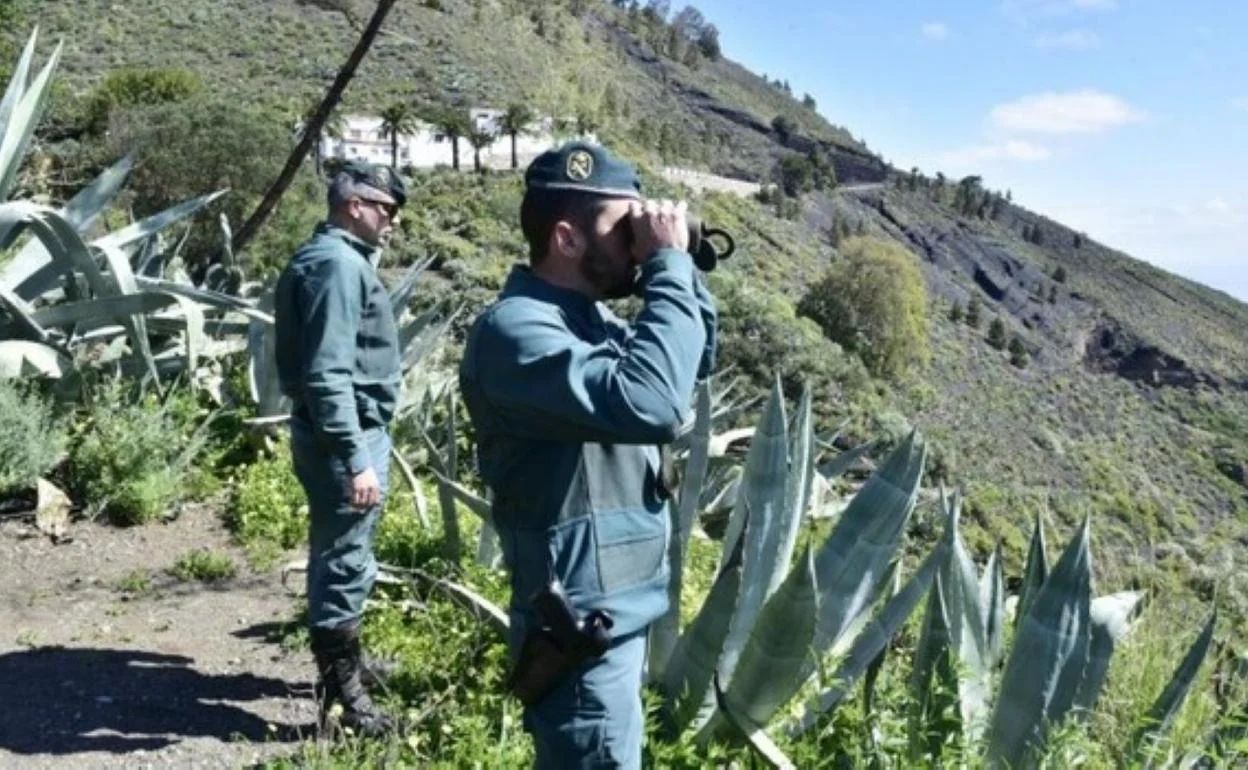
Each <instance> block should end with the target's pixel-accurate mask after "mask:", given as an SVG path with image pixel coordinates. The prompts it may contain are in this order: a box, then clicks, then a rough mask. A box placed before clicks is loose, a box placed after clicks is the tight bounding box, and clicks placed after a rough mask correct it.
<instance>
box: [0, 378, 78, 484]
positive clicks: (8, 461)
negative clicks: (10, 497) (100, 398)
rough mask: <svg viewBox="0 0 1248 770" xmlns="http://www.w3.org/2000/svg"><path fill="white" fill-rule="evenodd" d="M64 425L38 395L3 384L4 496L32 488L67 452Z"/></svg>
mask: <svg viewBox="0 0 1248 770" xmlns="http://www.w3.org/2000/svg"><path fill="white" fill-rule="evenodd" d="M65 440H66V431H65V426H64V424H63V423H62V422H61V421H60V420H58V419H56V417H55V416H54V415H53V411H52V406H51V404H49V403H48V402H47V401H46V400H44V399H43V398H42V397H40V396H39V395H38V394H37V393H36V392H34V391H32V390H28V389H25V388H22V387H21V386H20V385H18V384H17V383H16V382H14V381H12V380H0V496H3V495H5V494H8V493H11V492H16V491H18V490H21V489H25V488H28V487H32V486H34V484H35V480H36V479H38V478H39V477H40V476H43V475H44V474H46V473H47V472H48V471H50V470H52V468H53V466H55V465H56V464H57V462H59V461H60V458H61V455H62V454H63V453H64V451H65Z"/></svg>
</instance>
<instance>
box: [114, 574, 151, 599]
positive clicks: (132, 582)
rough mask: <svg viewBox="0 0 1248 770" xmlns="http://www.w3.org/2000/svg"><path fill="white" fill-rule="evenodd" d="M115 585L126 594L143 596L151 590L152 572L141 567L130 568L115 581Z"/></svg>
mask: <svg viewBox="0 0 1248 770" xmlns="http://www.w3.org/2000/svg"><path fill="white" fill-rule="evenodd" d="M115 587H116V589H117V590H118V591H120V592H122V593H123V594H126V595H128V596H132V597H136V598H137V597H140V596H145V595H147V593H148V592H150V591H151V590H152V573H151V571H149V570H146V569H142V568H140V569H136V570H131V571H130V572H127V573H126V574H125V575H124V576H122V578H121V579H120V580H118V581H117V583H116V586H115Z"/></svg>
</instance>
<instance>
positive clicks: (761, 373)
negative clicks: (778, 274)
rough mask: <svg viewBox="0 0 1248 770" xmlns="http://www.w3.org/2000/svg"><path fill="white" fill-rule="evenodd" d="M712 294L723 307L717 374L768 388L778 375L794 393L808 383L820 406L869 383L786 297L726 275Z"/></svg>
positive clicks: (716, 276)
mask: <svg viewBox="0 0 1248 770" xmlns="http://www.w3.org/2000/svg"><path fill="white" fill-rule="evenodd" d="M711 290H712V291H713V292H714V294H715V300H716V305H717V307H718V309H719V338H718V339H719V346H720V347H719V353H718V361H717V367H716V368H717V369H718V370H720V371H724V370H726V369H729V368H732V369H734V370H735V371H739V372H741V373H742V374H744V375H746V376H747V377H749V378H750V380H751V381H752V383H753V385H754V386H755V387H757V388H767V387H768V386H769V385H770V383H771V381H772V377H773V376H775V375H777V374H778V375H779V376H780V379H781V381H782V382H783V383H784V386H785V389H786V390H788V391H789V392H792V393H796V392H798V390H800V388H801V385H802V383H803V382H806V383H808V384H809V386H810V387H811V388H812V389H813V391H814V392H816V393H820V394H823V395H825V396H826V398H823V399H820V404H819V405H818V406H820V407H824V406H827V405H832V404H836V403H838V402H842V401H843V400H844V399H841V398H838V397H837V395H838V394H841V393H844V392H846V391H857V390H859V389H861V388H863V387H864V386H865V385H866V383H867V381H868V379H869V378H868V375H867V372H866V370H865V369H864V368H863V366H862V364H861V363H860V362H859V361H858V360H856V359H855V358H854V357H853V356H846V355H845V353H844V351H842V350H841V348H840V347H839V346H838V345H836V343H834V342H832V341H831V340H829V339H827V338H826V337H824V336H823V335H822V334H821V333H820V331H819V327H818V326H817V325H816V324H814V323H813V322H811V321H810V320H809V319H807V318H801V317H799V316H798V315H797V313H796V311H795V310H794V308H793V305H792V304H791V303H790V302H789V300H788V299H787V298H786V297H784V296H783V295H781V294H777V293H772V292H770V291H768V290H767V289H765V288H763V287H760V286H755V285H752V284H750V283H748V282H747V281H745V280H741V279H739V278H737V276H735V275H732V274H730V273H727V272H715V273H712V275H711Z"/></svg>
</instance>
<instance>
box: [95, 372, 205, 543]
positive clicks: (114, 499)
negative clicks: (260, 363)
mask: <svg viewBox="0 0 1248 770" xmlns="http://www.w3.org/2000/svg"><path fill="white" fill-rule="evenodd" d="M89 396H90V404H89V407H88V409H87V411H86V413H85V414H84V415H83V418H82V420H81V421H80V423H79V425H78V427H77V428H76V429H75V432H76V433H77V434H78V435H77V437H76V438H77V440H76V441H75V442H74V444H73V446H72V448H71V449H70V476H71V479H72V484H73V486H74V488H75V489H76V490H77V492H78V493H79V494H80V495H81V496H82V497H83V499H84V500H85V501H86V502H87V504H88V505H89V506H93V507H96V508H102V509H103V510H104V512H105V513H107V515H108V517H109V519H110V520H112V521H113V522H114V523H116V524H121V525H130V524H142V523H144V522H148V521H152V520H154V519H156V518H159V517H161V516H164V515H166V514H168V513H169V509H170V507H171V506H172V505H173V504H174V503H175V502H177V501H178V499H179V498H180V497H181V496H182V494H183V483H184V481H185V480H186V463H187V462H188V461H189V459H190V458H188V457H184V456H183V454H184V452H185V451H186V450H187V449H188V448H189V447H190V444H191V437H192V434H193V432H194V427H193V425H192V420H193V419H194V415H195V414H196V407H195V406H194V399H193V398H191V397H190V396H189V394H187V393H183V394H182V395H179V396H173V397H171V398H169V399H167V400H166V401H164V402H163V403H162V402H161V401H160V400H158V399H157V398H156V397H155V396H154V395H152V394H145V395H144V394H140V395H138V396H137V397H136V396H135V395H133V394H132V392H131V391H130V390H129V389H128V388H127V387H126V385H125V384H123V383H122V382H120V381H115V382H111V383H106V384H104V385H103V386H101V387H98V388H96V389H95V390H94V391H93V392H89Z"/></svg>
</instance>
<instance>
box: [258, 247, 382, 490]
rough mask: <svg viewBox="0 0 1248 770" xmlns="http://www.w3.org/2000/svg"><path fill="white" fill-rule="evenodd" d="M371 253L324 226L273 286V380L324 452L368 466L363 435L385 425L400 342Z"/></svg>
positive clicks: (354, 466) (354, 468) (355, 466)
mask: <svg viewBox="0 0 1248 770" xmlns="http://www.w3.org/2000/svg"><path fill="white" fill-rule="evenodd" d="M373 250H374V249H373V247H372V246H369V245H368V244H367V243H365V242H363V241H361V240H360V239H358V238H356V237H354V236H353V235H351V234H350V233H348V232H347V231H346V230H343V229H341V228H338V227H334V226H332V225H329V224H326V223H322V224H321V225H318V226H317V228H316V232H315V233H314V234H313V236H312V238H311V239H310V240H309V241H308V242H307V243H305V244H303V246H301V247H299V250H298V251H296V252H295V255H294V256H293V257H291V260H290V264H289V265H287V267H286V269H285V271H283V272H282V275H281V277H280V278H279V279H278V281H277V289H276V291H275V294H274V298H273V299H274V314H275V315H276V320H277V374H278V379H279V381H280V382H281V386H282V392H283V393H285V394H286V395H287V396H289V397H290V399H291V400H292V401H293V402H294V409H293V412H292V414H293V416H294V417H295V418H296V419H303V420H306V421H307V422H309V423H310V424H311V425H312V427H313V429H314V431H315V434H316V437H317V439H318V441H319V442H320V443H321V445H322V446H323V447H324V448H325V450H326V451H327V452H329V453H330V454H332V455H333V456H334V457H336V458H337V459H339V460H341V461H342V462H343V463H344V464H345V465H346V468H347V470H348V471H349V472H350V473H351V474H353V475H354V474H356V473H360V472H361V471H363V470H365V469H366V468H369V467H371V465H372V462H371V460H370V459H369V454H368V448H367V446H366V445H365V441H364V436H363V431H365V430H367V429H369V428H375V427H379V426H385V425H387V424H389V422H390V418H391V417H393V416H394V408H395V403H396V402H397V400H398V394H399V380H400V369H399V341H398V334H397V332H396V330H395V323H394V312H393V310H392V309H391V307H390V295H389V294H388V293H387V292H386V288H385V287H384V286H383V285H382V283H381V280H380V279H379V278H378V277H377V271H376V270H375V269H374V268H373V265H372V263H371V262H369V259H368V258H369V256H370V255H371V254H372V252H373Z"/></svg>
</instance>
